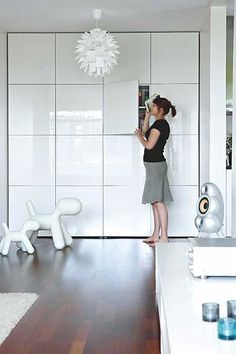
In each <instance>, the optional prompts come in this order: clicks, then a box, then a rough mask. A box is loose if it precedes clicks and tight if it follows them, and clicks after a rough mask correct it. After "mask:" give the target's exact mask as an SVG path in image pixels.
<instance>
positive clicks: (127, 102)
mask: <svg viewBox="0 0 236 354" xmlns="http://www.w3.org/2000/svg"><path fill="white" fill-rule="evenodd" d="M137 126H138V80H132V81H121V82H114V83H107V84H104V134H133V133H134V129H135V128H136V127H137Z"/></svg>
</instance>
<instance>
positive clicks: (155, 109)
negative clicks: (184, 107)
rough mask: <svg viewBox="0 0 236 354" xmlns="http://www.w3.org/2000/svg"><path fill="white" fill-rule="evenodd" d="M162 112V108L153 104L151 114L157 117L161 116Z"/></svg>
mask: <svg viewBox="0 0 236 354" xmlns="http://www.w3.org/2000/svg"><path fill="white" fill-rule="evenodd" d="M161 111H163V109H162V108H159V107H158V106H157V105H156V104H155V103H153V104H152V109H151V114H153V115H154V116H156V115H158V114H160V113H161Z"/></svg>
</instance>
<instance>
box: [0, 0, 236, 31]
mask: <svg viewBox="0 0 236 354" xmlns="http://www.w3.org/2000/svg"><path fill="white" fill-rule="evenodd" d="M215 1H216V2H217V3H219V4H221V3H222V2H223V3H224V1H226V0H145V1H144V0H122V1H117V0H96V1H95V0H10V1H9V0H0V29H2V30H3V31H8V32H24V31H25V32H79V31H81V32H83V31H87V30H89V29H91V28H92V27H94V26H95V21H94V20H93V17H92V10H93V9H94V8H101V9H102V19H101V21H100V23H99V27H102V28H105V29H107V30H108V31H159V30H160V31H164V30H169V31H171V30H173V31H177V30H199V29H200V28H201V25H202V23H203V22H204V18H205V16H206V14H207V10H208V7H209V4H211V3H213V2H215ZM228 1H229V3H231V8H232V4H233V0H228Z"/></svg>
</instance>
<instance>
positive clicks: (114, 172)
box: [104, 135, 145, 186]
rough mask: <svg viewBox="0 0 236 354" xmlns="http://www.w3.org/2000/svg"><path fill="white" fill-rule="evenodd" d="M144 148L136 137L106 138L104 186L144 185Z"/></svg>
mask: <svg viewBox="0 0 236 354" xmlns="http://www.w3.org/2000/svg"><path fill="white" fill-rule="evenodd" d="M143 151H144V148H143V146H142V144H141V143H140V141H139V140H138V139H137V137H136V136H127V135H126V136H124V135H123V136H122V135H119V136H105V137H104V184H105V185H133V186H134V185H143V184H144V181H145V167H144V165H143Z"/></svg>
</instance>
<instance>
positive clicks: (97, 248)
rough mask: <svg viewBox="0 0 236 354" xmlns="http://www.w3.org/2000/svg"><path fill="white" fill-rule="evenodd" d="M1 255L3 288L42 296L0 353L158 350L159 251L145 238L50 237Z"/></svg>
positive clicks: (99, 353) (140, 352) (91, 353)
mask: <svg viewBox="0 0 236 354" xmlns="http://www.w3.org/2000/svg"><path fill="white" fill-rule="evenodd" d="M36 247H37V252H36V253H35V254H34V255H27V254H24V253H22V252H21V251H18V252H16V249H15V248H12V249H11V251H10V254H9V256H8V257H3V256H0V292H35V293H37V294H38V295H39V299H38V300H37V301H36V302H35V303H34V305H33V306H32V307H31V308H30V310H29V311H28V312H27V314H26V315H25V316H24V317H23V318H22V320H21V321H20V322H19V323H18V325H17V326H16V327H15V329H14V330H13V331H12V332H11V334H10V336H9V337H8V338H7V339H6V340H5V342H4V343H3V344H2V345H1V346H0V354H3V353H4V354H54V353H55V354H80V353H81V354H146V353H148V354H159V326H158V323H157V315H156V305H155V293H154V250H153V249H152V248H150V247H148V246H146V245H145V244H143V243H142V240H140V239H80V240H78V239H77V240H74V243H73V248H66V249H65V250H64V251H56V250H55V249H54V248H53V246H52V241H51V240H50V239H40V240H38V242H37V245H36Z"/></svg>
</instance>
